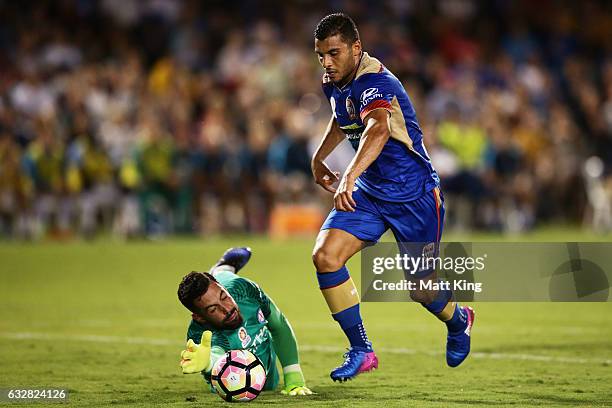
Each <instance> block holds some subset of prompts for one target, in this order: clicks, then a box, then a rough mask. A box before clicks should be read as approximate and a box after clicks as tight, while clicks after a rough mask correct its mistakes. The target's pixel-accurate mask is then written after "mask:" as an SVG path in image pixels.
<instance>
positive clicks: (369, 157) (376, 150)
mask: <svg viewBox="0 0 612 408" xmlns="http://www.w3.org/2000/svg"><path fill="white" fill-rule="evenodd" d="M389 119H390V116H389V111H388V110H386V109H383V108H379V109H374V110H372V111H371V112H369V113H368V114H367V115H366V116H365V117H364V118H363V123H364V124H365V130H364V131H363V135H362V136H361V141H360V143H359V148H358V149H357V153H356V154H355V156H354V157H353V160H352V161H351V163H350V164H349V165H348V167H347V169H346V171H345V172H344V175H343V176H342V180H340V185H339V186H338V189H337V191H336V194H335V195H334V205H335V207H336V209H337V210H341V211H355V206H356V204H355V201H354V200H353V189H354V187H355V180H357V177H359V176H360V175H361V174H362V173H363V172H364V171H365V170H366V169H367V168H368V167H369V166H370V164H372V163H373V162H374V160H376V158H377V157H378V155H379V154H380V152H381V151H382V149H383V147H384V146H385V143H387V140H389V136H390V135H391V122H390V120H389Z"/></svg>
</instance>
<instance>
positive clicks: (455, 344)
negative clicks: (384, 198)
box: [383, 189, 474, 367]
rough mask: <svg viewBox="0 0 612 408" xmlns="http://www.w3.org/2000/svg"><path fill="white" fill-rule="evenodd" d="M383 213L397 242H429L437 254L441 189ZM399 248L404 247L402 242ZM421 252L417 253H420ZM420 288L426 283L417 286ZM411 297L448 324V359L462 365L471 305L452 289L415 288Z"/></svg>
mask: <svg viewBox="0 0 612 408" xmlns="http://www.w3.org/2000/svg"><path fill="white" fill-rule="evenodd" d="M394 206H396V207H394ZM383 213H384V215H385V220H386V221H387V222H388V223H389V224H390V225H391V230H392V231H393V234H394V235H395V239H396V240H397V241H398V243H402V242H404V243H422V244H428V245H430V248H431V252H432V253H433V254H435V255H437V254H438V251H437V250H438V246H439V243H440V237H441V235H442V228H443V222H444V201H443V198H442V196H441V194H440V192H439V190H438V189H435V190H433V191H431V192H429V193H427V194H425V195H424V196H423V197H421V198H419V199H417V200H414V201H411V202H408V203H402V204H397V205H396V204H393V205H387V206H386V208H385V211H384V212H383ZM432 244H433V245H432ZM407 247H408V248H409V249H407V251H408V252H414V245H405V246H404V248H403V249H406V248H407ZM400 249H402V246H401V244H400ZM421 251H422V249H421ZM420 254H421V253H417V254H414V255H415V256H420ZM411 277H412V278H413V279H415V280H422V281H429V280H435V279H436V274H435V271H433V270H427V269H425V270H422V271H418V272H417V273H415V274H413V275H412V276H411ZM417 287H419V288H420V287H423V286H421V285H417ZM410 297H411V298H412V299H413V300H414V301H416V302H419V303H421V304H422V305H423V307H425V309H427V310H428V311H429V312H430V313H431V314H433V315H434V316H436V317H437V318H438V319H440V320H441V321H443V322H444V323H445V324H446V327H447V329H448V335H447V344H446V362H447V364H448V365H449V366H451V367H456V366H458V365H459V364H461V363H462V362H463V360H465V358H466V357H467V355H468V354H469V352H470V332H471V328H472V324H473V322H474V311H473V310H472V308H470V307H461V306H460V305H459V304H458V303H457V302H455V301H453V293H452V291H451V290H450V289H446V290H414V291H411V292H410Z"/></svg>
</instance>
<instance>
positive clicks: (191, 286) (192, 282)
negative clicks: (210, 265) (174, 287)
mask: <svg viewBox="0 0 612 408" xmlns="http://www.w3.org/2000/svg"><path fill="white" fill-rule="evenodd" d="M216 281H217V280H216V279H215V277H214V276H212V275H211V274H210V273H208V272H189V273H188V274H187V275H185V276H184V277H183V280H182V281H181V283H179V287H178V298H179V300H180V301H181V303H182V304H183V306H185V307H186V308H187V309H189V310H190V311H192V312H193V313H198V312H199V310H198V309H197V308H196V307H195V305H194V303H193V301H194V300H196V299H197V298H199V297H200V296H202V294H204V293H206V291H207V290H208V287H209V286H210V282H216Z"/></svg>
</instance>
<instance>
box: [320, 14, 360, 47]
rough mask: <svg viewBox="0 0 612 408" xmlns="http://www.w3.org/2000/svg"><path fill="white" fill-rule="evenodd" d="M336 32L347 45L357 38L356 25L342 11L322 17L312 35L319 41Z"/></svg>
mask: <svg viewBox="0 0 612 408" xmlns="http://www.w3.org/2000/svg"><path fill="white" fill-rule="evenodd" d="M337 34H340V38H342V41H344V42H345V43H347V44H349V45H351V44H353V43H354V42H355V41H357V40H359V31H357V25H356V24H355V22H354V21H353V19H352V18H350V17H349V16H347V15H346V14H344V13H333V14H330V15H328V16H325V17H323V19H322V20H321V21H319V24H317V27H316V28H315V31H314V36H315V38H316V39H317V40H319V41H323V40H324V39H326V38H328V37H333V36H334V35H337Z"/></svg>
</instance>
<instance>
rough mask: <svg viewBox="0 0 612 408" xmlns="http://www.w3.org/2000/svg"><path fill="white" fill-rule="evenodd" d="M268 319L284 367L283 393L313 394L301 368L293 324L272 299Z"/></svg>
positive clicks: (275, 346) (275, 347)
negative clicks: (307, 385)
mask: <svg viewBox="0 0 612 408" xmlns="http://www.w3.org/2000/svg"><path fill="white" fill-rule="evenodd" d="M267 318H268V329H270V332H271V333H272V340H273V341H274V349H275V350H276V353H277V354H278V359H279V360H280V362H281V366H282V367H283V376H284V379H285V388H284V389H283V393H286V394H289V395H308V394H312V391H310V390H309V389H308V388H307V387H306V382H305V381H304V375H303V374H302V369H301V367H300V356H299V351H298V344H297V340H296V339H295V334H294V333H293V329H292V328H291V324H289V321H288V320H287V318H286V317H285V315H284V314H283V313H282V312H281V311H280V310H279V309H278V307H276V305H275V304H274V302H273V301H272V299H270V315H269V316H268V317H267Z"/></svg>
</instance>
